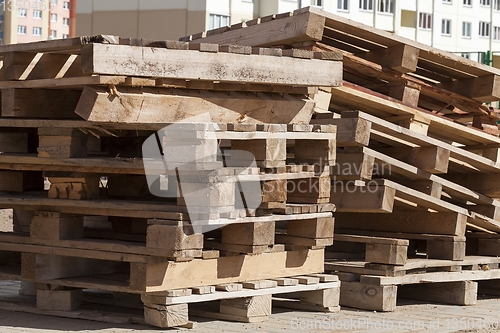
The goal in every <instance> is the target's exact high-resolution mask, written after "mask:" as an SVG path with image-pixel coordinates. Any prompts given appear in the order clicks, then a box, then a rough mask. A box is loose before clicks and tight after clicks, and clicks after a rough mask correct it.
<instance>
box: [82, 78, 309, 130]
mask: <svg viewBox="0 0 500 333" xmlns="http://www.w3.org/2000/svg"><path fill="white" fill-rule="evenodd" d="M313 109H314V102H313V101H310V100H307V99H301V97H300V95H299V96H297V97H296V96H293V95H284V96H282V95H278V94H276V95H271V96H269V95H264V94H259V93H258V94H257V96H256V95H255V94H253V93H245V92H242V93H231V94H229V95H228V94H227V93H222V92H208V91H197V92H192V91H191V92H190V91H182V90H174V91H173V92H172V91H170V90H167V89H161V90H159V89H154V88H117V89H116V91H114V92H110V91H108V90H106V89H104V88H93V87H85V88H84V90H83V93H82V97H81V99H80V101H79V102H78V105H77V107H76V110H75V112H76V113H77V114H78V115H80V116H81V117H82V118H84V119H85V120H88V121H93V122H108V123H115V122H116V123H134V124H137V123H155V122H156V123H174V122H178V121H180V120H183V119H186V118H190V117H194V116H199V115H201V114H205V113H209V114H210V117H211V121H212V122H221V123H238V122H253V123H280V124H288V123H294V124H308V123H309V121H310V119H311V116H312V112H313Z"/></svg>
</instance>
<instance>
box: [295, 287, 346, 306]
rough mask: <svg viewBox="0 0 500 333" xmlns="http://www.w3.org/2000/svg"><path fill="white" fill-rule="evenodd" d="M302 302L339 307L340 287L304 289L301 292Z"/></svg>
mask: <svg viewBox="0 0 500 333" xmlns="http://www.w3.org/2000/svg"><path fill="white" fill-rule="evenodd" d="M300 301H301V303H306V304H311V305H318V306H320V307H324V308H330V307H338V306H339V301H340V288H329V289H323V290H314V291H303V292H301V293H300Z"/></svg>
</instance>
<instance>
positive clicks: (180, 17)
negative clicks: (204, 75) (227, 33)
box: [76, 0, 299, 39]
mask: <svg viewBox="0 0 500 333" xmlns="http://www.w3.org/2000/svg"><path fill="white" fill-rule="evenodd" d="M298 5H299V2H298V1H294V0H105V1H103V0H78V1H77V3H76V13H77V28H76V29H77V31H76V32H77V35H96V34H115V35H120V36H123V37H141V38H149V39H178V38H180V37H183V36H186V35H189V34H193V33H197V32H200V31H205V30H209V29H213V28H218V27H221V26H225V25H230V24H235V23H240V22H242V21H247V20H251V19H253V18H256V17H259V16H265V15H269V14H271V13H273V14H274V13H277V12H287V11H293V10H295V9H297V8H298Z"/></svg>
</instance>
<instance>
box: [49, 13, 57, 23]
mask: <svg viewBox="0 0 500 333" xmlns="http://www.w3.org/2000/svg"><path fill="white" fill-rule="evenodd" d="M50 22H57V14H50Z"/></svg>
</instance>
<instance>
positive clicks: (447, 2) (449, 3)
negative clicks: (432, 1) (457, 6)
mask: <svg viewBox="0 0 500 333" xmlns="http://www.w3.org/2000/svg"><path fill="white" fill-rule="evenodd" d="M443 3H445V4H447V5H451V0H443Z"/></svg>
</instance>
